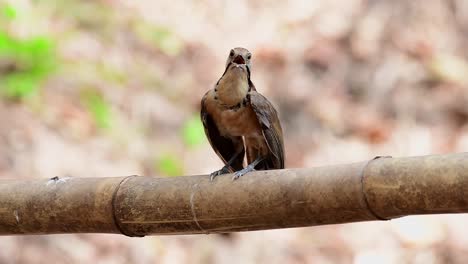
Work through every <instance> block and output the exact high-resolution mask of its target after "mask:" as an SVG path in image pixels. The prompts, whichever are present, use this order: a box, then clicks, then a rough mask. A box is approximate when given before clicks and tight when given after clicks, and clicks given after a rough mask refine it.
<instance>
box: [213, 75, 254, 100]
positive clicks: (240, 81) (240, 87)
mask: <svg viewBox="0 0 468 264" xmlns="http://www.w3.org/2000/svg"><path fill="white" fill-rule="evenodd" d="M216 89H217V92H216V93H217V96H218V99H219V100H220V101H221V103H223V104H225V105H227V106H235V105H237V104H239V103H241V102H242V101H243V100H244V98H245V97H246V96H247V93H248V92H249V81H248V77H247V71H246V70H245V69H242V68H240V67H231V68H229V69H228V70H227V71H226V73H225V74H224V75H223V77H222V78H221V80H220V81H219V83H218V86H217V88H216Z"/></svg>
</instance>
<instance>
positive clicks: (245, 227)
mask: <svg viewBox="0 0 468 264" xmlns="http://www.w3.org/2000/svg"><path fill="white" fill-rule="evenodd" d="M466 193H468V153H459V154H450V155H435V156H423V157H410V158H386V157H383V158H377V159H374V160H371V161H368V162H361V163H353V164H347V165H337V166H327V167H318V168H310V169H286V170H276V171H257V172H252V173H249V174H247V175H245V176H243V177H241V178H240V179H238V180H236V181H232V180H231V175H225V176H219V177H217V178H215V180H214V181H212V182H211V181H210V180H209V176H207V175H200V176H190V177H173V178H154V177H142V176H128V177H111V178H58V177H54V178H51V179H39V180H0V235H18V234H56V233H118V234H124V235H127V236H145V235H169V234H202V233H224V232H236V231H250V230H264V229H275V228H288V227H302V226H314V225H325V224H338V223H349V222H356V221H368V220H387V219H392V218H396V217H401V216H405V215H412V214H434V213H437V214H439V213H463V212H468V196H466V195H465V194H466Z"/></svg>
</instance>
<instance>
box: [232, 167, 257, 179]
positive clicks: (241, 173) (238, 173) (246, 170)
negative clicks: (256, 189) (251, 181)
mask: <svg viewBox="0 0 468 264" xmlns="http://www.w3.org/2000/svg"><path fill="white" fill-rule="evenodd" d="M254 170H255V168H254V167H251V166H247V167H245V168H243V169H242V170H239V171H236V172H234V176H232V180H233V181H235V180H237V179H239V178H240V177H242V176H244V175H245V174H247V173H249V172H251V171H254Z"/></svg>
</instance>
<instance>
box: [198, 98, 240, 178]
mask: <svg viewBox="0 0 468 264" xmlns="http://www.w3.org/2000/svg"><path fill="white" fill-rule="evenodd" d="M208 93H209V92H208ZM208 93H206V94H205V96H203V98H202V100H201V111H200V116H201V120H202V123H203V127H204V128H205V134H206V137H207V138H208V141H209V142H210V144H211V147H212V148H213V150H214V151H215V152H216V154H217V155H218V156H219V158H220V159H221V160H222V161H223V162H224V164H227V162H228V161H229V160H230V159H231V158H232V156H233V155H234V154H235V153H236V151H237V150H239V149H241V153H240V154H239V155H238V156H237V158H236V160H235V161H234V162H233V163H232V165H231V167H230V170H231V172H234V171H238V170H241V169H243V168H244V166H243V161H244V155H245V149H244V143H243V140H242V137H229V138H227V137H223V136H221V134H220V133H219V130H218V127H217V126H216V124H215V122H214V120H213V117H212V116H211V115H210V113H209V112H208V111H207V107H206V103H207V100H209V99H208Z"/></svg>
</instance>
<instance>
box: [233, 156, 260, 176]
mask: <svg viewBox="0 0 468 264" xmlns="http://www.w3.org/2000/svg"><path fill="white" fill-rule="evenodd" d="M263 159H264V158H263V157H261V156H260V157H258V158H257V159H256V160H254V161H253V162H252V163H250V164H249V165H247V167H245V168H243V169H242V170H239V171H236V172H235V173H234V176H233V177H232V180H236V179H238V178H239V177H241V176H243V175H244V174H246V173H248V172H251V171H254V170H255V166H257V164H258V163H260V162H262V160H263Z"/></svg>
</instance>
